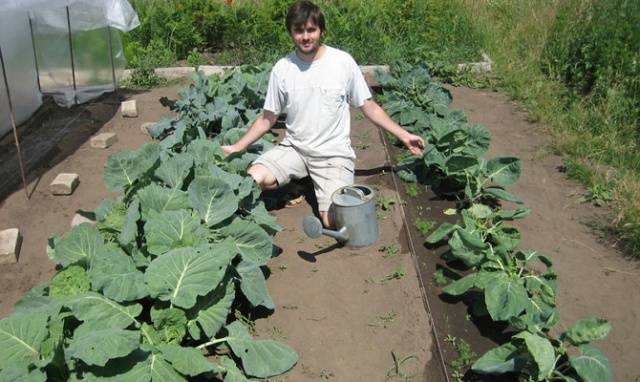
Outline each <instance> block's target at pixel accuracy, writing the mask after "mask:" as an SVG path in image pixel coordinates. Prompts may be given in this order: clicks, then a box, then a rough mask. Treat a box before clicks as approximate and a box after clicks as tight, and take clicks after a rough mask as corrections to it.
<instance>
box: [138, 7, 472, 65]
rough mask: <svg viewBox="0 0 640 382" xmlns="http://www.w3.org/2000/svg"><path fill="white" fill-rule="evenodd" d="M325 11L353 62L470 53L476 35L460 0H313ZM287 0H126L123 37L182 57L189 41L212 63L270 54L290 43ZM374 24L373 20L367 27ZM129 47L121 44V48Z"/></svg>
mask: <svg viewBox="0 0 640 382" xmlns="http://www.w3.org/2000/svg"><path fill="white" fill-rule="evenodd" d="M317 3H318V5H319V6H320V7H321V8H322V10H323V12H324V13H325V15H326V19H327V34H326V41H327V43H328V44H332V45H335V46H336V47H339V48H342V49H345V50H347V51H349V52H350V53H351V54H352V55H353V56H354V58H355V59H356V61H358V62H359V63H361V64H382V63H388V62H390V61H391V60H394V59H405V60H409V61H412V62H417V61H419V60H424V59H431V60H437V61H439V62H446V63H455V62H459V61H469V60H474V59H476V58H478V56H479V54H480V50H481V47H482V40H483V39H482V36H481V35H480V34H479V33H478V32H477V31H475V30H474V28H473V27H472V24H471V20H470V18H469V16H467V15H466V13H465V12H464V8H463V5H462V2H461V1H454V2H450V1H444V0H429V1H422V0H410V1H401V0H375V1H367V2H362V1H357V0H345V1H340V2H335V1H329V0H320V1H318V2H317ZM290 4H291V1H289V0H263V1H259V2H256V1H249V0H239V1H234V2H233V3H232V4H227V2H224V1H221V0H218V1H205V0H177V1H172V2H167V1H161V0H134V1H132V5H133V6H134V8H135V9H136V11H137V12H138V15H139V17H140V21H141V25H140V27H138V28H136V29H134V30H133V31H131V32H130V33H129V34H130V38H129V39H128V41H129V42H130V43H134V42H135V43H137V44H140V45H141V46H143V47H145V46H147V45H148V44H150V43H151V41H153V40H155V39H159V40H161V41H162V42H163V44H164V46H166V47H167V48H168V49H170V50H171V51H172V52H175V54H176V56H177V58H179V59H184V58H186V57H187V55H188V54H189V52H191V51H192V50H193V49H196V50H198V51H204V50H208V51H211V52H214V53H216V54H217V59H216V61H217V63H219V64H257V63H260V62H264V61H268V62H273V61H274V60H275V59H277V58H278V57H280V56H282V55H284V54H286V53H287V52H288V51H289V50H291V48H292V44H291V39H290V37H289V35H288V34H287V31H286V30H285V28H284V20H285V16H286V12H287V10H288V7H289V5H290ZM372 25H375V26H376V27H375V28H372ZM131 53H134V54H135V52H133V51H131V50H127V54H128V55H127V58H129V59H131V58H132V56H130V55H129V54H131Z"/></svg>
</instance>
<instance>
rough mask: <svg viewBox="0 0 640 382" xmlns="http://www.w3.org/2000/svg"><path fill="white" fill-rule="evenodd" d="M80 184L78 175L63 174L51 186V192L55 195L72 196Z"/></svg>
mask: <svg viewBox="0 0 640 382" xmlns="http://www.w3.org/2000/svg"><path fill="white" fill-rule="evenodd" d="M78 183H80V177H79V176H78V174H65V173H61V174H58V176H56V178H55V179H54V180H53V182H51V184H50V185H49V191H51V193H52V194H53V195H71V194H73V190H75V189H76V187H77V186H78Z"/></svg>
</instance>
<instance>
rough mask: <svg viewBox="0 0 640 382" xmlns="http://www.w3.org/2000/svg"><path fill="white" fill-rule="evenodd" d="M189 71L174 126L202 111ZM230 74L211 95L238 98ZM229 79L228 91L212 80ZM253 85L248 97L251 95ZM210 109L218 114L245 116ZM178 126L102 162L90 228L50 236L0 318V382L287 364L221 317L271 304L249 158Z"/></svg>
mask: <svg viewBox="0 0 640 382" xmlns="http://www.w3.org/2000/svg"><path fill="white" fill-rule="evenodd" d="M255 72H256V70H255V69H254V70H253V72H252V73H251V74H250V75H248V77H256V74H255ZM267 73H268V72H266V71H265V72H264V73H262V75H263V76H266V75H267ZM198 78H199V84H200V85H202V86H200V87H196V88H189V89H188V90H187V91H186V92H185V93H183V94H182V96H181V99H180V100H177V101H175V103H176V104H179V105H180V113H179V116H178V117H177V118H176V119H175V121H173V122H175V123H176V124H180V123H181V120H183V119H185V120H186V119H187V118H189V116H194V115H197V113H198V112H199V111H200V110H190V108H194V109H197V103H195V102H192V101H193V99H194V98H197V99H206V97H207V95H206V92H207V91H208V89H209V86H208V85H209V84H208V82H207V79H205V78H203V77H198ZM239 78H244V77H243V74H242V73H240V72H239V71H237V72H235V74H230V75H228V76H227V77H225V78H224V79H222V80H220V79H217V80H213V82H214V83H215V84H217V85H213V84H212V88H215V89H224V90H225V91H227V92H228V93H224V94H222V93H216V92H213V93H211V94H215V96H216V99H217V98H220V99H224V98H225V96H226V97H229V98H230V99H235V100H237V99H239V98H240V94H241V93H242V92H243V91H244V87H245V86H246V83H245V84H244V85H241V84H239V83H238V82H237V81H238V79H239ZM229 81H235V82H234V84H235V86H233V87H232V86H227V87H224V86H223V85H224V84H228V82H229ZM264 85H266V83H260V84H259V85H257V86H255V87H253V90H252V91H250V92H247V94H252V95H253V96H255V97H259V96H260V95H261V94H262V95H263V94H264V91H265V89H266V86H264ZM196 91H198V92H200V93H198V94H195V92H196ZM253 102H256V101H255V100H247V104H251V103H253ZM211 103H212V104H217V105H218V106H219V107H218V111H220V112H221V115H229V114H234V115H240V114H239V113H244V112H245V111H246V110H247V109H246V108H244V109H242V110H237V109H236V108H235V106H232V105H230V104H228V103H226V101H223V103H225V105H226V106H225V107H224V108H222V107H220V103H219V102H216V100H215V99H212V100H211ZM232 109H233V110H232ZM233 121H234V122H238V121H239V119H237V118H235V119H233ZM200 122H202V121H200ZM187 125H188V124H187V123H186V122H185V123H183V124H182V126H187ZM189 127H191V126H189ZM233 127H234V128H238V127H237V125H236V124H234V125H233ZM197 128H198V131H203V129H204V128H207V127H206V126H203V125H201V124H200V125H198V127H197ZM180 129H187V128H186V127H184V128H181V127H178V128H177V129H175V130H170V131H165V130H163V131H162V132H163V140H162V141H161V142H150V143H146V144H144V145H143V146H141V147H140V148H138V149H136V150H132V151H127V152H120V153H116V154H112V155H111V156H109V158H108V160H107V164H106V167H105V171H104V181H105V184H106V186H107V188H108V189H109V190H110V191H112V192H117V193H119V195H118V196H117V197H115V198H110V199H105V200H104V201H103V202H102V203H101V204H100V205H99V206H98V208H97V209H96V210H95V212H94V215H95V217H96V220H97V223H96V225H95V226H93V225H91V224H89V223H83V224H81V225H78V226H76V227H74V228H72V229H71V230H70V231H68V232H67V233H65V234H64V235H63V236H61V237H57V236H55V237H52V238H51V239H50V240H49V246H48V248H47V253H48V255H49V257H50V258H51V259H52V260H53V261H54V262H55V263H56V264H57V265H58V267H59V271H58V273H57V274H56V276H54V277H53V279H52V280H51V281H50V282H49V283H48V284H46V285H42V286H38V287H36V288H34V289H32V290H31V291H30V292H29V293H27V294H26V295H25V296H24V297H23V298H22V299H21V300H20V301H19V302H18V303H17V304H16V306H15V307H14V309H13V312H12V313H11V315H10V316H9V317H7V318H5V319H3V320H0V344H2V346H0V380H2V381H10V380H33V381H44V380H48V381H66V380H74V381H81V380H91V381H99V380H114V379H116V380H136V381H140V380H144V381H151V380H157V381H186V380H193V379H194V378H197V377H200V378H206V379H212V378H214V377H221V376H224V379H225V380H234V381H247V376H252V377H257V378H269V377H271V376H274V375H277V374H281V373H283V372H285V371H287V370H289V369H290V368H291V367H292V366H293V365H294V364H295V363H296V361H297V358H298V357H297V354H296V353H295V351H294V350H293V349H291V348H290V347H289V346H287V345H285V344H282V343H279V342H276V341H272V340H258V339H254V338H253V337H252V336H251V334H250V333H249V331H248V329H247V328H246V327H245V326H244V325H243V324H242V323H241V322H240V321H237V320H234V317H235V315H234V314H231V312H233V311H234V310H236V309H239V310H243V311H244V310H247V309H254V308H256V307H258V306H261V307H263V308H266V309H269V310H271V309H273V308H274V304H273V301H272V299H271V296H270V294H269V292H268V290H267V287H266V282H265V277H264V274H263V272H262V269H261V267H262V266H265V265H266V264H267V262H268V261H269V259H270V258H271V256H272V255H273V253H274V246H273V240H272V237H271V236H272V235H273V234H274V233H275V232H277V231H279V230H280V229H281V228H280V226H279V225H278V224H276V222H275V219H274V218H273V217H272V216H271V215H269V213H268V212H267V210H266V209H265V206H264V203H263V202H262V201H261V199H260V194H261V191H260V189H259V188H258V187H257V185H256V184H255V182H254V181H253V179H251V177H249V176H248V175H247V174H246V172H245V168H246V164H247V163H248V162H250V161H251V160H252V159H253V157H254V156H255V154H252V153H243V154H236V155H235V156H233V157H227V156H225V155H224V153H223V151H222V149H221V141H222V138H223V137H222V136H221V135H218V134H216V131H214V130H208V131H209V132H210V135H207V136H198V135H197V134H196V135H195V136H193V135H190V134H189V132H187V134H184V131H182V132H183V133H182V134H181V133H180ZM254 149H255V148H254Z"/></svg>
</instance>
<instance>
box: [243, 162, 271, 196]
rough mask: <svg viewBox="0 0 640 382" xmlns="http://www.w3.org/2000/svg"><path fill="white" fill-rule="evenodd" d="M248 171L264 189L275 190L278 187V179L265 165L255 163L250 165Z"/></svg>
mask: <svg viewBox="0 0 640 382" xmlns="http://www.w3.org/2000/svg"><path fill="white" fill-rule="evenodd" d="M247 173H248V174H249V175H251V177H252V178H253V180H255V182H256V183H258V185H259V186H260V188H262V189H263V190H273V189H276V188H278V180H277V179H276V177H275V176H274V175H273V173H272V172H271V171H270V170H269V169H268V168H267V167H266V166H264V165H261V164H254V165H252V166H251V167H249V169H248V170H247Z"/></svg>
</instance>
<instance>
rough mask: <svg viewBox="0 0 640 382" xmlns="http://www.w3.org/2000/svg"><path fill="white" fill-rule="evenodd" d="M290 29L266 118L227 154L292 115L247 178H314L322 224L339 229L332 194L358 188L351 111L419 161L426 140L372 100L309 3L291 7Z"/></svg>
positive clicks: (275, 183) (274, 184) (264, 183)
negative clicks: (327, 39) (325, 40)
mask: <svg viewBox="0 0 640 382" xmlns="http://www.w3.org/2000/svg"><path fill="white" fill-rule="evenodd" d="M286 27H287V31H288V32H289V34H290V35H291V38H292V40H293V43H294V44H295V51H294V52H292V53H290V54H289V55H287V56H286V57H284V58H282V59H280V60H279V61H278V62H277V63H276V64H275V66H274V67H273V69H272V71H271V77H270V78H269V86H268V90H267V96H266V99H265V103H264V111H263V113H262V115H260V116H259V117H258V118H257V119H256V121H255V122H254V123H253V124H252V125H251V127H250V128H249V130H248V131H247V133H246V134H245V135H244V136H243V137H242V138H240V140H238V142H236V143H235V144H233V145H230V146H224V147H223V149H224V151H225V153H227V154H231V153H233V152H237V151H243V150H245V149H246V148H247V147H248V146H249V145H251V144H252V143H253V142H255V141H256V140H257V139H259V138H260V137H261V136H262V135H264V134H265V133H266V132H267V131H269V129H270V128H271V127H272V126H273V125H274V124H275V122H276V120H277V118H278V116H279V115H280V114H282V113H286V116H287V117H286V121H285V123H286V127H287V130H286V136H285V138H284V139H283V140H282V142H281V143H280V144H279V145H277V146H276V147H274V148H272V149H271V150H269V151H268V152H266V153H264V154H263V155H261V156H260V157H259V158H258V159H256V160H255V161H254V163H253V164H252V165H251V167H249V169H248V173H249V174H250V175H251V176H252V177H253V178H254V180H255V181H256V182H257V183H258V184H259V185H260V187H262V189H264V190H271V189H275V188H278V187H281V186H283V185H285V184H286V183H288V182H289V181H290V180H291V179H300V178H303V177H305V176H307V175H309V176H311V179H312V181H313V185H314V190H315V194H316V197H317V199H318V211H319V212H320V217H321V219H322V223H323V224H324V226H325V227H333V219H332V217H331V216H330V214H329V207H330V205H331V194H332V193H333V192H334V191H336V190H337V189H338V188H340V187H342V186H346V185H350V184H353V176H354V163H353V160H354V159H355V153H354V152H353V149H352V148H351V139H350V129H351V127H350V114H349V105H351V106H354V107H359V108H360V110H361V111H362V113H363V114H364V115H365V116H366V117H367V118H368V119H369V120H370V121H371V122H373V123H374V124H375V125H377V126H378V127H381V128H383V129H385V130H387V131H388V132H390V133H392V134H393V135H395V136H396V137H397V138H398V139H399V140H400V141H402V143H404V145H405V146H406V147H407V148H408V149H409V150H410V151H411V152H412V153H413V154H415V155H421V154H422V149H423V146H424V141H423V140H422V138H421V137H420V136H417V135H414V134H411V133H409V132H407V131H406V130H404V129H403V128H402V127H400V126H399V125H398V124H396V123H395V122H393V120H391V118H389V116H388V115H387V114H386V113H385V111H384V110H383V109H382V108H381V107H380V106H379V105H378V104H376V103H375V101H373V99H372V97H371V92H370V91H369V88H368V86H367V84H366V82H365V80H364V77H363V75H362V73H361V72H360V69H359V68H358V65H357V64H356V62H355V61H354V60H353V58H352V57H351V56H350V55H349V54H348V53H346V52H343V51H341V50H338V49H335V48H332V47H329V46H326V45H324V44H322V42H321V37H322V34H323V32H324V30H325V23H324V15H323V14H322V12H321V11H320V8H318V7H317V6H316V5H315V4H313V3H311V2H310V1H298V2H296V3H295V4H293V5H292V6H291V8H290V9H289V12H288V14H287V17H286Z"/></svg>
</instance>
